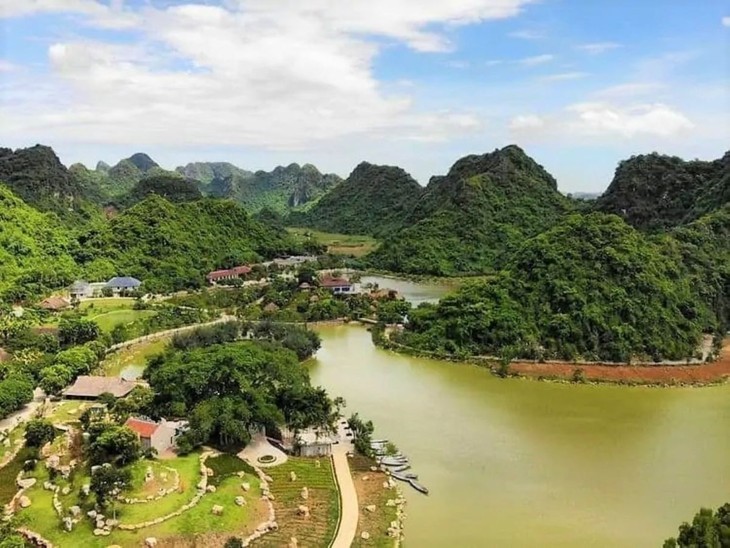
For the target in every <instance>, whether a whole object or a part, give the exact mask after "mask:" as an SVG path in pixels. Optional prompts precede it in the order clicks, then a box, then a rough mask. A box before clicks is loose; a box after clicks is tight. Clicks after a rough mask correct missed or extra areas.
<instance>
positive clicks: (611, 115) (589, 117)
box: [509, 102, 695, 140]
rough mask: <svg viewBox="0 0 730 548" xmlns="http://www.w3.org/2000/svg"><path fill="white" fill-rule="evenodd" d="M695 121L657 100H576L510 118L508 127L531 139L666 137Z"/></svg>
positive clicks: (680, 132) (682, 131)
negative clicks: (555, 109)
mask: <svg viewBox="0 0 730 548" xmlns="http://www.w3.org/2000/svg"><path fill="white" fill-rule="evenodd" d="M694 127H695V124H694V123H693V122H692V121H690V120H689V118H687V116H686V115H684V114H683V113H682V112H680V111H679V110H677V109H675V108H672V107H670V106H668V105H664V104H661V103H651V104H629V105H626V104H618V103H609V102H587V103H576V104H572V105H569V106H567V107H566V108H565V109H564V110H563V111H561V112H557V113H553V114H549V115H541V116H538V115H525V116H518V117H516V118H513V119H512V120H511V122H510V124H509V129H510V130H511V131H512V132H513V133H514V134H515V135H517V136H523V137H525V138H530V139H535V138H542V139H549V140H554V139H556V138H561V139H570V140H573V139H576V138H579V139H582V140H585V139H588V138H592V139H599V140H605V139H608V140H616V139H621V140H624V139H643V138H660V139H670V138H677V137H680V136H682V135H685V134H686V133H688V132H689V131H691V130H692V129H693V128H694Z"/></svg>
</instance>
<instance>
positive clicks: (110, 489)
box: [90, 464, 132, 507]
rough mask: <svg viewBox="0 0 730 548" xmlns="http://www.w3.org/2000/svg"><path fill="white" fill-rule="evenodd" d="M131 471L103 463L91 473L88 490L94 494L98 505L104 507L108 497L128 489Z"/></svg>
mask: <svg viewBox="0 0 730 548" xmlns="http://www.w3.org/2000/svg"><path fill="white" fill-rule="evenodd" d="M131 482H132V473H131V472H130V471H129V470H128V469H126V468H115V467H113V466H111V465H110V464H105V465H103V466H100V467H99V468H97V469H96V470H95V471H94V473H93V474H91V484H90V491H91V492H92V493H94V495H96V502H97V504H98V505H99V506H101V507H105V506H106V504H107V502H108V501H109V499H110V498H113V497H114V496H116V494H118V493H120V492H122V491H124V490H125V489H128V488H129V486H130V484H131Z"/></svg>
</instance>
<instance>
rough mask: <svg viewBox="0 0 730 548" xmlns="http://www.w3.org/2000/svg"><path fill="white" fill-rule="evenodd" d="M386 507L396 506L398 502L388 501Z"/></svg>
mask: <svg viewBox="0 0 730 548" xmlns="http://www.w3.org/2000/svg"><path fill="white" fill-rule="evenodd" d="M385 505H386V506H395V505H396V502H395V501H394V500H393V499H388V500H387V501H386V503H385Z"/></svg>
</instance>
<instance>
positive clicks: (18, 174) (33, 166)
mask: <svg viewBox="0 0 730 548" xmlns="http://www.w3.org/2000/svg"><path fill="white" fill-rule="evenodd" d="M0 181H2V182H3V183H4V184H5V185H7V187H9V188H10V189H11V190H12V191H13V192H14V193H15V194H16V195H17V196H18V197H20V198H21V199H22V200H23V201H25V202H26V203H27V204H29V205H31V206H33V207H35V208H36V209H38V210H40V211H52V212H54V213H57V214H58V215H60V216H68V215H69V214H73V213H74V212H78V211H81V210H82V209H84V207H85V205H86V204H85V203H84V192H83V189H82V187H81V185H80V184H79V183H78V181H76V180H75V179H74V178H73V177H72V176H71V175H70V174H69V171H68V170H67V169H66V167H65V166H64V165H63V164H62V163H61V161H60V160H59V159H58V156H56V153H55V152H53V149H51V148H50V147H47V146H43V145H35V146H33V147H30V148H20V149H17V150H15V151H13V150H11V149H9V148H0Z"/></svg>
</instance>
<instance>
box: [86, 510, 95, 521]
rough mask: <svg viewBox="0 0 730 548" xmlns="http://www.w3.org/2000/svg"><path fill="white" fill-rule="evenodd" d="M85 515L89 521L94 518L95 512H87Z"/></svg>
mask: <svg viewBox="0 0 730 548" xmlns="http://www.w3.org/2000/svg"><path fill="white" fill-rule="evenodd" d="M86 515H87V516H89V517H90V518H91V519H95V518H96V510H89V511H88V512H86Z"/></svg>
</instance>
